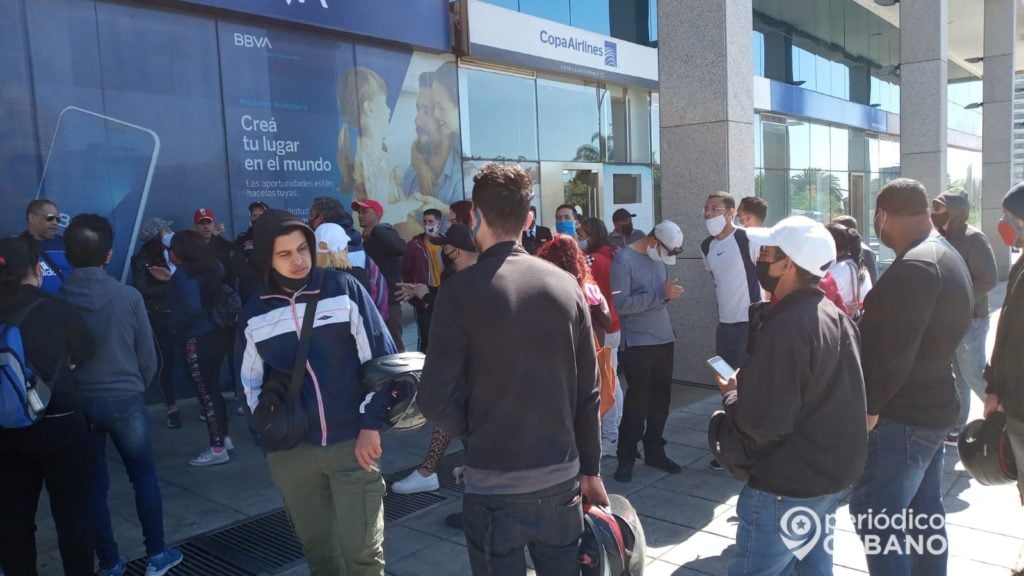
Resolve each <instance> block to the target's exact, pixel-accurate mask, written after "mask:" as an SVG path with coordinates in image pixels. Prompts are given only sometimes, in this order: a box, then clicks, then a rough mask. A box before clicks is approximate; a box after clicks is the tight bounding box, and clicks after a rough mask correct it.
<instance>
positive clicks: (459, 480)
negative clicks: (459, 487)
mask: <svg viewBox="0 0 1024 576" xmlns="http://www.w3.org/2000/svg"><path fill="white" fill-rule="evenodd" d="M464 471H465V468H464V467H463V466H456V467H455V468H452V476H454V477H455V483H456V484H463V485H464V484H465V483H466V479H465V478H463V472H464Z"/></svg>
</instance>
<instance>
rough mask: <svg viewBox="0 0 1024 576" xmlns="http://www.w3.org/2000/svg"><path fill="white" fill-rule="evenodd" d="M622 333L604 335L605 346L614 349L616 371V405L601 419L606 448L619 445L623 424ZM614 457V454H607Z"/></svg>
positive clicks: (613, 356)
mask: <svg viewBox="0 0 1024 576" xmlns="http://www.w3.org/2000/svg"><path fill="white" fill-rule="evenodd" d="M621 342H622V332H609V333H607V334H605V335H604V345H605V346H607V347H609V348H611V349H612V367H613V368H614V370H615V380H616V382H615V404H613V405H612V407H611V408H610V409H609V410H608V412H607V413H606V414H605V415H604V417H603V418H601V443H602V444H603V445H605V446H606V447H614V446H617V445H618V443H619V424H621V423H622V381H621V380H620V379H619V377H618V372H619V344H620V343H621ZM606 455H607V456H614V455H615V454H614V452H612V453H610V454H606Z"/></svg>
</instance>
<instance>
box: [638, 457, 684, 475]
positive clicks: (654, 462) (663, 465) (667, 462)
mask: <svg viewBox="0 0 1024 576" xmlns="http://www.w3.org/2000/svg"><path fill="white" fill-rule="evenodd" d="M644 463H645V464H647V465H648V466H650V467H651V468H657V469H658V470H663V471H665V472H668V473H669V474H679V473H680V472H682V471H683V467H682V466H680V465H679V464H676V463H675V462H673V461H672V460H671V459H670V458H669V457H668V456H666V455H664V454H659V455H657V456H654V457H648V458H647V459H646V460H644Z"/></svg>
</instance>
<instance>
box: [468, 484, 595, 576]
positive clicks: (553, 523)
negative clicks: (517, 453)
mask: <svg viewBox="0 0 1024 576" xmlns="http://www.w3.org/2000/svg"><path fill="white" fill-rule="evenodd" d="M462 515H463V527H464V530H465V533H466V544H467V546H468V547H469V565H470V567H471V568H472V570H473V574H474V576H483V575H487V576H525V574H526V557H525V556H524V555H523V546H527V547H528V548H529V549H530V558H532V559H533V567H534V570H535V571H536V573H537V576H564V575H566V574H579V572H580V569H579V565H578V564H577V562H578V556H579V546H580V543H579V542H580V536H581V535H582V534H583V506H582V496H581V495H580V484H579V480H577V479H575V478H573V479H572V480H568V481H566V482H562V483H560V484H556V485H554V486H552V487H550V488H545V489H544V490H538V491H536V492H531V493H528V494H465V495H464V496H463V498H462Z"/></svg>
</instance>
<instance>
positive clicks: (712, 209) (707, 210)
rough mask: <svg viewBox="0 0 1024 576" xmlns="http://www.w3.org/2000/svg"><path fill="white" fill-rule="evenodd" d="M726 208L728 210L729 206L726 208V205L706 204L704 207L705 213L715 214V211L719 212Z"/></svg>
mask: <svg viewBox="0 0 1024 576" xmlns="http://www.w3.org/2000/svg"><path fill="white" fill-rule="evenodd" d="M726 210H728V208H726V207H725V206H705V207H704V213H705V214H715V213H718V212H725V211H726Z"/></svg>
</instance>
